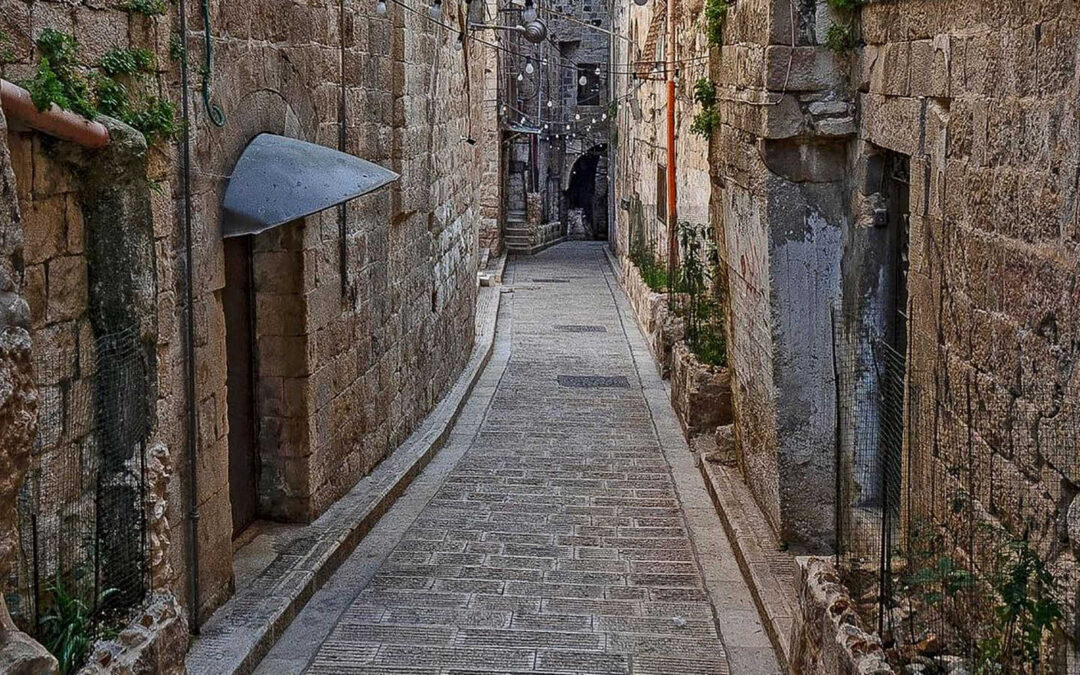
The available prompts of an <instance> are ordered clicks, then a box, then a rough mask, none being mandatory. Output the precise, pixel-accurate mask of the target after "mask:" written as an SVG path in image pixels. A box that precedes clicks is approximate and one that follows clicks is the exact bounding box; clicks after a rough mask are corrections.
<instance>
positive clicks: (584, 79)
mask: <svg viewBox="0 0 1080 675" xmlns="http://www.w3.org/2000/svg"><path fill="white" fill-rule="evenodd" d="M577 83H578V84H580V85H581V86H583V87H584V86H585V85H587V84H588V83H589V78H587V77H585V76H584V75H582V76H581V77H580V78H578V81H577Z"/></svg>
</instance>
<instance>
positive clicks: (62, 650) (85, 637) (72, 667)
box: [41, 577, 116, 675]
mask: <svg viewBox="0 0 1080 675" xmlns="http://www.w3.org/2000/svg"><path fill="white" fill-rule="evenodd" d="M114 593H116V590H115V589H109V590H107V591H105V592H104V593H102V594H101V596H100V597H99V598H98V604H99V605H101V604H104V602H105V600H106V599H108V597H109V596H111V595H113V594H114ZM49 595H50V598H49V608H48V610H47V611H46V612H45V613H44V615H43V616H42V618H41V628H42V645H43V646H44V647H45V649H47V650H49V653H50V654H52V655H53V656H55V657H56V660H57V662H58V663H59V665H60V672H61V673H63V674H64V675H68V674H69V673H75V672H77V671H78V670H79V669H80V668H81V667H82V665H83V663H84V662H85V661H86V656H87V652H89V651H90V644H91V642H92V641H93V637H94V635H93V630H94V613H93V610H92V609H91V608H89V607H87V606H86V603H85V602H83V601H82V600H81V599H80V598H79V597H78V596H76V595H75V594H74V593H72V592H71V591H70V590H69V589H68V588H67V586H66V585H65V584H64V582H63V581H62V580H61V579H60V578H59V577H58V578H57V579H56V581H55V582H54V583H53V585H52V587H51V588H50V589H49Z"/></svg>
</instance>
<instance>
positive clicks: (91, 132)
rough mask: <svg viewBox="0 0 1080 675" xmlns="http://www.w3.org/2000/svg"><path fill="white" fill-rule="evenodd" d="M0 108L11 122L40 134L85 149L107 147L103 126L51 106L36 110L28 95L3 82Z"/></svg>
mask: <svg viewBox="0 0 1080 675" xmlns="http://www.w3.org/2000/svg"><path fill="white" fill-rule="evenodd" d="M0 106H2V107H3V108H4V114H5V115H7V116H8V117H10V118H11V119H13V120H18V121H19V122H22V123H23V124H25V125H26V126H28V127H30V128H31V129H34V130H36V131H40V132H41V133H43V134H48V135H50V136H55V137H56V138H59V139H62V140H65V141H71V142H72V143H78V144H79V145H82V146H85V147H87V148H95V149H96V148H104V147H105V146H106V145H108V144H109V130H108V129H106V128H105V125H103V124H101V123H99V122H92V121H90V120H88V119H86V118H85V117H83V116H82V115H78V114H76V113H73V112H70V111H68V110H64V109H62V108H60V107H59V106H57V105H56V104H55V103H54V104H53V105H52V107H50V108H49V109H48V110H45V111H41V110H38V109H37V106H36V105H34V101H33V99H32V98H30V92H28V91H26V90H25V89H23V88H22V87H20V86H18V85H16V84H12V83H11V82H8V81H7V80H0Z"/></svg>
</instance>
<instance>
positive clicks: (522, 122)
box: [521, 115, 528, 126]
mask: <svg viewBox="0 0 1080 675" xmlns="http://www.w3.org/2000/svg"><path fill="white" fill-rule="evenodd" d="M527 123H528V120H526V119H525V116H524V115H522V116H521V125H522V126H525V124H527Z"/></svg>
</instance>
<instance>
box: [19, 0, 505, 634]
mask: <svg viewBox="0 0 1080 675" xmlns="http://www.w3.org/2000/svg"><path fill="white" fill-rule="evenodd" d="M187 6H188V11H189V12H190V16H189V17H188V19H189V27H190V28H191V32H190V33H189V34H188V35H187V36H184V37H185V38H186V39H184V40H179V41H178V38H179V36H178V35H177V36H176V37H174V34H175V33H176V28H177V24H178V17H177V16H176V15H175V8H174V6H173V5H171V4H168V5H167V10H168V11H166V12H165V13H163V14H155V15H152V16H146V15H143V14H141V13H139V12H137V11H123V10H121V9H117V8H115V7H114V6H113V5H108V6H98V5H95V6H83V5H79V6H73V5H69V4H65V3H56V2H49V1H46V0H40V1H34V2H21V1H16V0H12V1H10V2H6V3H2V4H0V33H2V34H4V35H6V36H7V37H8V38H9V40H8V41H9V42H10V53H9V52H8V51H7V45H4V46H3V47H0V53H4V54H5V56H4V58H3V60H4V61H6V62H7V63H6V64H5V65H3V75H4V77H5V78H7V79H12V80H19V79H24V78H27V77H29V76H31V75H32V73H33V71H34V68H35V65H34V64H35V63H36V59H37V57H36V55H35V54H34V50H33V41H34V39H35V38H36V37H37V36H38V35H40V34H41V32H42V31H43V30H44V29H45V28H54V29H56V30H60V31H63V32H67V33H71V34H73V35H74V36H75V37H76V38H78V39H79V40H80V43H81V48H82V51H81V53H82V59H83V60H84V62H85V65H88V66H92V65H95V64H96V63H97V62H98V61H99V59H100V58H101V56H102V55H103V54H104V53H105V52H106V51H107V50H108V49H110V48H113V47H145V48H149V49H151V50H152V51H153V53H154V55H155V63H156V69H157V75H156V81H157V84H158V86H159V87H160V91H161V93H162V95H163V96H165V97H166V98H168V99H171V100H172V101H174V102H176V103H177V110H178V111H179V109H180V106H179V101H180V90H179V86H180V79H179V74H180V62H179V60H178V58H177V57H178V56H179V51H178V47H179V46H180V45H182V44H185V43H186V46H187V55H188V58H189V59H190V62H191V68H190V74H191V82H190V85H191V90H190V91H189V92H188V98H189V101H190V103H191V120H190V129H191V135H192V136H191V137H192V141H191V149H192V162H191V178H192V182H191V186H190V188H191V189H190V203H191V206H192V232H193V236H192V240H193V245H194V261H193V269H192V274H191V277H192V278H193V280H194V284H195V289H194V295H195V299H194V305H193V311H194V329H195V364H194V369H193V370H194V375H195V391H196V395H197V399H198V400H197V429H195V430H190V429H188V428H187V424H186V412H185V411H186V399H185V385H184V382H185V380H184V376H185V364H184V351H183V345H184V332H185V313H184V307H183V301H184V300H183V299H184V279H185V270H184V255H183V251H184V211H185V202H186V195H185V194H184V192H183V190H182V184H181V181H180V177H181V170H182V166H181V161H180V156H179V154H178V145H179V144H178V143H175V142H172V141H161V142H157V143H154V144H152V145H151V148H150V155H149V167H148V168H147V169H146V170H145V171H146V174H147V177H148V178H149V179H150V180H151V181H152V182H153V183H154V184H155V185H156V187H155V189H154V190H153V191H152V194H151V200H152V206H153V211H152V214H150V215H149V217H150V218H151V219H152V222H153V236H154V252H153V253H154V259H155V269H154V277H155V279H156V289H157V290H156V293H157V295H156V303H155V306H156V313H157V314H156V316H155V317H153V320H154V322H155V323H156V325H157V327H158V337H157V338H156V354H155V356H156V357H157V363H158V366H157V383H156V384H157V387H156V390H157V394H156V395H157V403H156V420H157V426H156V429H155V437H156V438H157V439H160V441H161V442H162V443H163V444H164V445H165V446H167V448H168V451H169V457H170V462H171V464H172V465H173V467H175V469H176V470H173V471H172V472H171V473H170V475H171V478H170V479H169V483H168V490H167V494H168V511H169V513H170V514H171V517H170V519H169V521H168V522H169V525H170V528H171V532H170V538H171V542H172V546H170V547H169V548H168V556H169V558H170V562H171V564H170V565H168V566H167V569H169V570H172V571H171V572H170V575H169V576H170V578H168V579H166V580H163V581H162V583H164V584H165V585H166V586H168V587H169V589H170V590H172V591H173V592H174V593H175V595H176V596H177V597H179V598H182V599H183V600H184V603H185V605H186V604H187V588H188V584H189V582H190V580H189V579H188V575H187V573H186V567H187V566H186V559H187V555H188V553H189V551H190V547H191V542H190V541H189V537H188V536H187V530H186V524H187V520H186V516H187V515H188V512H189V509H188V504H187V497H188V494H189V489H190V488H191V487H192V484H193V482H196V488H197V494H198V497H199V505H198V508H199V516H200V518H199V521H198V527H199V529H198V537H199V548H200V552H199V558H200V561H199V570H198V580H199V591H200V593H199V608H198V614H199V618H200V619H205V617H206V616H207V615H208V614H209V613H210V612H211V611H212V610H213V609H214V608H215V607H217V606H218V605H220V604H221V603H222V602H223V601H224V600H225V599H226V598H227V597H228V596H229V595H230V594H231V592H232V566H231V556H232V529H233V528H232V518H231V513H230V498H229V483H228V474H229V472H228V461H229V460H228V456H229V455H228V453H229V448H228V408H227V404H226V403H227V388H226V367H225V366H226V358H227V354H226V348H225V329H226V323H225V322H226V317H225V313H224V308H223V303H222V292H223V289H224V284H225V271H224V249H223V243H222V239H221V232H222V230H221V222H220V221H221V211H220V203H221V198H222V195H223V193H224V189H225V186H226V184H227V179H228V177H229V175H230V173H231V171H232V169H233V166H234V165H235V163H236V160H237V159H238V157H239V156H240V154H241V152H242V151H243V149H244V147H245V146H246V145H247V143H248V142H249V141H250V140H251V139H252V138H254V137H255V136H256V135H257V134H259V133H263V132H271V133H276V134H281V135H286V136H292V137H297V138H301V139H304V140H308V141H312V142H317V143H321V144H324V145H328V146H331V147H338V145H339V130H340V129H341V128H342V126H343V128H344V140H343V143H344V145H343V148H344V150H345V151H347V152H349V153H352V154H354V155H357V156H360V157H363V158H365V159H368V160H370V161H374V162H376V163H379V164H381V165H383V166H387V167H389V168H391V169H393V170H395V171H397V172H399V173H400V174H401V175H402V179H401V181H400V182H399V183H398V184H396V185H395V186H393V187H392V188H391V189H389V190H386V191H384V192H382V193H379V194H376V195H373V196H370V197H366V198H362V199H360V200H357V201H355V202H353V203H350V204H349V205H348V206H347V208H346V209H345V210H344V222H343V225H344V231H345V234H346V237H345V243H346V249H345V269H344V273H345V279H344V281H343V279H342V274H341V273H342V269H341V264H340V250H339V243H340V242H341V237H340V236H339V227H340V226H341V225H342V222H341V221H339V212H338V210H336V209H334V210H331V211H328V212H324V213H322V214H318V215H315V216H312V217H309V218H307V219H304V220H303V221H302V222H297V223H294V224H291V225H290V226H289V228H291V230H290V231H291V232H292V233H293V234H294V237H295V238H294V239H293V240H292V245H291V246H290V247H288V248H282V247H281V246H278V245H275V244H274V242H273V241H268V242H261V243H260V244H259V246H257V251H256V259H257V263H259V264H257V265H256V268H257V269H262V270H263V271H262V272H260V274H259V275H258V278H256V280H255V286H256V294H257V295H259V297H260V298H262V299H263V300H264V305H263V306H261V307H259V308H258V310H257V312H256V314H257V319H258V324H259V326H260V327H261V328H262V329H264V330H262V331H261V333H260V335H261V337H260V339H259V341H258V345H259V348H258V352H259V354H258V356H259V358H258V361H259V363H260V367H261V368H262V369H263V370H262V371H261V374H265V375H266V376H267V378H266V382H265V383H264V384H265V387H263V389H262V390H261V391H258V392H257V398H258V400H259V401H261V402H262V404H263V406H262V408H261V410H260V422H261V424H260V428H261V431H262V433H261V436H260V439H259V440H260V441H261V448H260V454H261V456H262V458H263V460H264V462H263V473H262V475H261V476H260V485H261V486H262V487H263V488H264V489H263V490H262V492H263V494H262V495H260V499H261V502H262V513H264V514H265V515H269V516H274V517H278V518H286V519H294V520H309V519H311V518H313V517H314V516H316V515H318V514H319V513H320V512H321V511H322V510H324V509H325V508H326V507H327V506H328V505H329V504H331V503H332V502H333V501H334V500H336V499H337V498H339V497H340V496H342V495H343V494H344V493H345V491H347V490H348V489H349V488H350V487H351V486H352V485H353V484H355V482H356V481H357V480H358V479H359V478H361V477H362V476H364V475H365V474H366V473H367V472H368V471H370V470H371V468H372V467H373V466H374V465H375V464H376V463H378V462H379V461H380V460H381V459H382V458H384V457H385V456H386V455H387V454H388V453H389V452H390V451H392V450H393V448H395V447H396V446H397V445H398V444H399V443H400V442H401V441H402V440H403V439H404V438H405V437H407V436H408V434H409V433H410V432H411V430H412V428H413V427H414V426H415V425H416V424H417V422H418V421H419V420H421V419H422V418H423V417H424V415H425V414H426V413H427V411H428V410H430V409H431V407H432V406H433V405H434V404H435V403H436V402H437V401H438V399H439V398H440V397H441V395H442V394H443V393H445V392H446V391H447V390H448V388H449V386H450V385H451V383H452V382H453V380H454V378H455V376H456V375H457V373H458V371H459V370H460V368H461V367H462V366H463V364H464V362H465V360H466V358H467V355H468V353H469V348H470V346H471V344H472V340H473V330H474V328H473V327H474V322H473V318H472V316H473V309H474V304H475V294H476V291H475V288H476V267H477V250H478V246H479V245H480V243H479V236H480V235H479V232H480V231H481V226H482V224H483V223H484V222H486V223H487V227H486V231H489V230H490V229H491V223H492V222H493V221H494V220H495V219H496V218H497V214H498V209H499V203H498V202H499V200H498V196H497V189H496V190H495V192H493V191H492V188H491V187H490V186H491V185H493V184H495V183H496V181H493V180H492V179H491V176H492V175H494V174H493V173H492V172H493V171H497V170H498V153H497V143H496V136H495V132H494V128H493V125H492V124H491V119H492V117H493V115H494V106H493V104H491V103H490V101H491V100H492V99H494V98H495V95H494V92H493V91H492V90H491V87H493V86H494V78H493V76H492V74H491V70H492V69H491V67H490V66H491V65H492V64H493V63H494V57H493V55H492V54H490V53H487V51H490V50H484V49H482V48H481V47H479V46H477V45H475V44H470V48H469V49H467V50H464V51H458V50H456V49H455V48H454V43H455V42H456V41H457V34H456V32H454V31H451V30H448V29H445V28H441V27H438V26H436V25H435V24H433V23H432V22H430V21H429V20H428V19H427V18H426V14H425V15H424V16H420V15H416V14H412V13H408V12H405V11H404V10H399V9H397V8H395V7H394V6H393V5H391V11H390V12H388V13H387V15H385V16H378V15H377V14H376V13H375V6H374V3H357V2H351V1H344V2H318V3H314V4H310V3H309V4H301V5H297V4H295V3H287V2H269V3H267V2H261V1H256V0H251V1H242V2H234V1H229V2H225V1H220V2H218V1H212V2H211V3H210V18H211V22H210V30H211V32H212V35H213V39H212V44H213V47H214V52H215V53H214V67H213V68H212V70H211V71H210V74H211V76H212V80H211V82H210V88H211V98H212V101H213V102H214V103H215V104H217V105H219V106H220V107H221V109H222V112H223V113H224V115H225V122H224V126H221V127H219V126H216V125H215V124H213V123H212V121H211V120H210V117H209V114H208V111H207V109H206V107H205V106H204V105H203V100H202V92H201V89H202V84H203V82H202V76H201V74H200V68H201V65H202V63H203V60H204V55H203V44H204V41H203V32H202V31H203V22H202V18H201V16H200V12H199V8H198V3H187ZM444 11H445V12H446V13H445V17H446V21H447V22H450V23H453V22H456V20H457V17H458V3H455V2H451V3H450V4H449V5H446V4H445V3H444ZM170 43H172V44H170ZM466 59H467V60H468V65H469V67H468V69H466ZM485 66H487V72H485ZM343 82H344V88H342V83H343ZM342 96H343V97H344V114H343V120H342V119H339V107H340V106H339V103H340V101H341V97H342ZM7 138H8V140H9V141H10V143H11V145H12V148H13V150H14V153H13V155H14V158H15V164H16V171H15V173H16V174H17V180H16V184H17V185H18V186H19V190H20V193H19V195H20V196H19V201H20V202H22V204H23V207H24V209H25V210H27V212H28V213H30V214H31V215H30V217H29V219H28V221H27V225H26V232H27V236H28V237H31V238H33V241H32V243H33V244H34V245H33V246H32V247H31V248H32V255H31V259H28V261H27V270H26V279H27V281H26V289H27V297H28V300H30V304H31V308H32V311H31V312H30V316H31V318H32V320H33V326H32V329H33V331H34V332H35V335H38V334H40V335H39V337H38V338H36V339H35V353H40V354H42V355H46V354H48V355H50V356H51V357H52V358H54V359H55V360H56V363H58V364H62V365H66V364H75V363H77V359H76V358H75V357H74V355H75V354H77V353H78V346H79V344H80V342H79V340H80V338H81V336H82V333H81V332H80V327H81V324H80V321H82V320H83V318H82V317H83V314H84V312H85V305H86V293H87V291H86V286H85V284H86V279H85V276H86V275H85V263H83V262H82V261H81V258H80V249H79V246H80V245H81V244H80V241H79V229H78V226H79V218H78V216H79V211H78V209H77V208H76V207H74V206H72V205H71V200H70V198H69V196H70V193H72V192H73V190H74V188H72V187H71V186H70V185H69V183H68V181H69V178H68V177H67V176H65V175H64V174H63V173H62V172H56V171H53V170H52V166H51V165H50V163H49V158H48V154H47V153H46V152H43V151H42V150H41V148H40V146H41V144H43V143H45V142H46V141H44V139H43V137H41V136H40V135H36V134H28V133H27V134H24V133H22V132H19V133H14V132H13V133H10V134H7ZM468 138H472V139H474V140H476V141H477V142H476V143H475V144H470V143H467V142H466V139H468ZM20 167H24V168H20ZM20 175H21V176H23V177H19V176H20ZM483 175H487V176H488V178H487V181H486V185H487V186H488V187H487V188H486V189H485V188H483V187H482V185H484V183H482V181H481V177H482V176H483ZM39 216H40V217H39ZM39 223H40V227H39V225H38V224H39ZM287 229H288V228H287ZM271 238H272V237H271ZM492 242H493V240H492V239H491V238H490V237H489V238H488V240H486V242H485V243H486V244H487V245H489V246H491V245H492ZM282 254H287V256H285V257H288V260H285V257H283V255H282ZM286 262H287V263H288V264H285V263H286ZM285 287H287V290H288V292H289V293H288V294H291V295H292V296H293V297H294V302H293V305H292V306H290V307H283V306H279V307H276V308H275V307H271V306H270V304H272V303H273V302H275V300H274V299H273V298H272V297H271V296H275V295H276V296H279V298H278V300H276V302H279V304H280V302H281V298H280V296H282V295H286V293H285V292H284V290H283V289H284V288H285ZM260 288H261V289H262V291H261V293H260V292H259V289H260ZM50 291H51V294H50ZM267 303H269V304H267ZM275 319H276V320H277V325H275V324H274V320H275ZM301 335H302V336H303V339H302V340H297V339H295V338H298V337H300V336H301ZM65 336H67V339H66V341H64V340H61V338H64V337H65ZM47 339H52V342H47V341H46V340H47ZM54 343H55V346H53V345H54ZM64 345H67V347H64ZM61 347H64V349H61ZM65 350H66V351H65ZM66 354H71V355H72V356H71V358H68V357H67V356H65V355H66ZM275 378H276V379H275ZM41 384H42V385H43V387H44V388H43V389H42V391H43V392H45V394H47V393H48V389H47V387H49V386H52V385H51V383H46V382H42V383H41ZM188 433H194V434H196V446H197V449H198V471H197V474H198V475H197V481H194V480H193V477H192V476H191V475H189V472H188V471H187V470H186V466H187V456H186V449H185V448H186V440H185V437H186V435H187V434H188ZM188 609H190V608H188Z"/></svg>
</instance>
